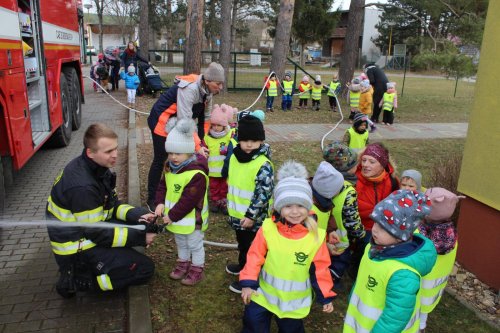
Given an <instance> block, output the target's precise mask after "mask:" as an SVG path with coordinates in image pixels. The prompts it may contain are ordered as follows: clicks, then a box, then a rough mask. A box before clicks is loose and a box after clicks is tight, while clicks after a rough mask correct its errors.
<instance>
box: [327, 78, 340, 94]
mask: <svg viewBox="0 0 500 333" xmlns="http://www.w3.org/2000/svg"><path fill="white" fill-rule="evenodd" d="M338 86H340V82H333V81H332V82H330V87H328V88H329V89H328V93H327V96H335V90H337V88H338Z"/></svg>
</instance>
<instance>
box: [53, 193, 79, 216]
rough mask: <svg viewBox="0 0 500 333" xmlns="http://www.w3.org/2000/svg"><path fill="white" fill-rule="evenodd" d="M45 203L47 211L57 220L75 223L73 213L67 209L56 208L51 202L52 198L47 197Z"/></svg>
mask: <svg viewBox="0 0 500 333" xmlns="http://www.w3.org/2000/svg"><path fill="white" fill-rule="evenodd" d="M47 201H48V204H47V210H48V211H49V212H51V213H52V215H54V216H55V217H57V219H58V220H60V221H64V222H76V218H75V216H74V215H73V213H72V212H71V211H70V210H68V209H64V208H61V207H59V206H57V205H56V204H55V203H54V201H53V200H52V196H49V199H48V200H47Z"/></svg>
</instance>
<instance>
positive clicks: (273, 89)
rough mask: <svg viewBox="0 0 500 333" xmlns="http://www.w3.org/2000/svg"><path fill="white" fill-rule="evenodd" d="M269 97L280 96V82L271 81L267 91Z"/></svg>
mask: <svg viewBox="0 0 500 333" xmlns="http://www.w3.org/2000/svg"><path fill="white" fill-rule="evenodd" d="M267 96H269V97H275V96H278V82H276V81H269V89H268V90H267Z"/></svg>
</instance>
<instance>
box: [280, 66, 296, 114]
mask: <svg viewBox="0 0 500 333" xmlns="http://www.w3.org/2000/svg"><path fill="white" fill-rule="evenodd" d="M282 89H283V96H282V97H281V110H283V111H287V110H288V111H292V96H293V90H294V82H293V80H292V73H291V72H288V71H287V72H286V73H285V79H284V80H283V87H282Z"/></svg>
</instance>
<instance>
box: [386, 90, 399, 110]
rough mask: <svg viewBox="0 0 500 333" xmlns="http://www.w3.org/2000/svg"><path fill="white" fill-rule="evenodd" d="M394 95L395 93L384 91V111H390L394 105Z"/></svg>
mask: <svg viewBox="0 0 500 333" xmlns="http://www.w3.org/2000/svg"><path fill="white" fill-rule="evenodd" d="M395 96H396V93H391V94H390V93H384V97H383V98H384V106H383V109H384V111H392V108H393V107H394V97H395Z"/></svg>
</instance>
